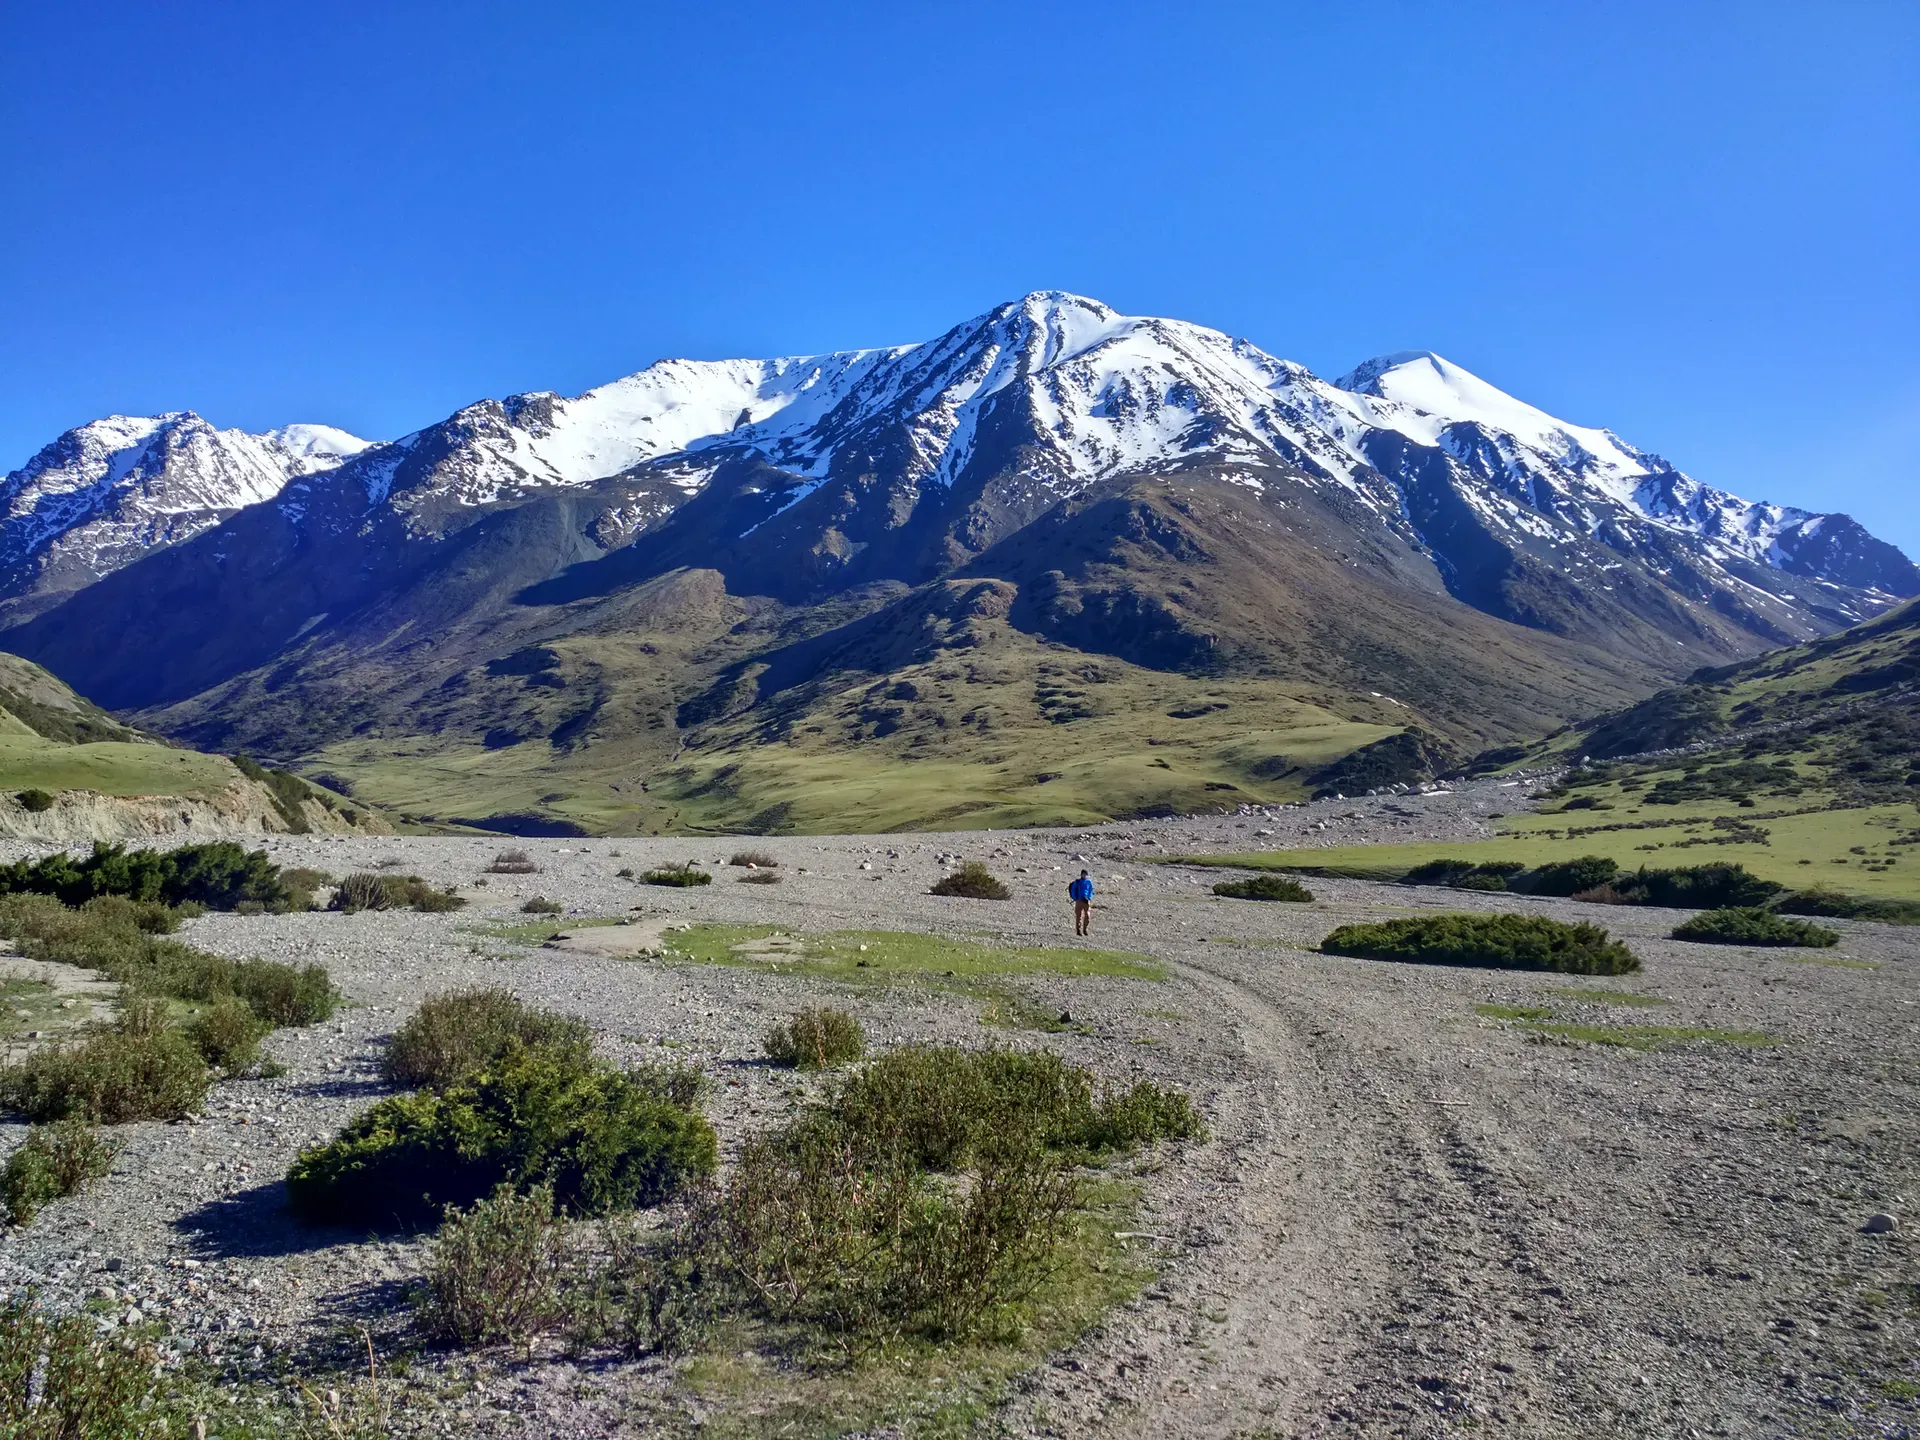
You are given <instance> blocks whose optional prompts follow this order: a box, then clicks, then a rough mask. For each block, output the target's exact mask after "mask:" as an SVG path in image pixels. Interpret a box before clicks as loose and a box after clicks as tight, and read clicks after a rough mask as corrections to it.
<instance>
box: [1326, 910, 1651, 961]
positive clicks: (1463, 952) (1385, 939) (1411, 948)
mask: <svg viewBox="0 0 1920 1440" xmlns="http://www.w3.org/2000/svg"><path fill="white" fill-rule="evenodd" d="M1320 949H1321V951H1322V952H1323V953H1325V954H1328V955H1351V956H1355V957H1358V958H1360V959H1365V960H1398V961H1411V962H1413V963H1415V964H1422V965H1464V966H1473V967H1480V968H1486V969H1496V970H1550V971H1557V972H1559V973H1562V974H1568V975H1626V974H1630V973H1631V972H1633V971H1635V970H1638V969H1639V968H1640V961H1639V960H1638V958H1636V957H1635V955H1634V954H1633V952H1632V951H1631V950H1629V949H1627V947H1626V946H1625V945H1622V944H1621V943H1620V942H1619V941H1618V940H1613V939H1610V938H1609V937H1608V935H1607V932H1606V931H1605V930H1603V929H1601V928H1600V927H1599V926H1598V925H1588V924H1585V923H1582V924H1577V925H1568V924H1565V923H1564V922H1562V921H1559V920H1548V919H1546V918H1544V917H1542V916H1533V915H1426V916H1416V917H1412V918H1408V919H1404V920H1383V921H1380V922H1378V923H1375V924H1370V925H1342V926H1341V927H1340V928H1339V929H1337V930H1335V931H1334V932H1333V933H1332V934H1330V935H1328V936H1327V938H1326V939H1325V940H1323V941H1321V942H1320Z"/></svg>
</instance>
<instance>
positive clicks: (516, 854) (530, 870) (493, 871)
mask: <svg viewBox="0 0 1920 1440" xmlns="http://www.w3.org/2000/svg"><path fill="white" fill-rule="evenodd" d="M539 870H540V867H539V866H538V865H536V864H534V863H533V861H531V860H529V859H528V858H527V852H526V851H524V850H502V851H501V852H500V853H499V854H498V855H496V856H494V857H493V863H492V864H491V865H489V866H487V873H488V874H490V875H534V874H538V873H539Z"/></svg>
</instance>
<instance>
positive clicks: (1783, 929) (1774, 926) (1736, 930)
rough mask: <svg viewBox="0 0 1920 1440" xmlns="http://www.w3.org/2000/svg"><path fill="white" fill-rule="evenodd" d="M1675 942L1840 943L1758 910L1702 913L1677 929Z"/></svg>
mask: <svg viewBox="0 0 1920 1440" xmlns="http://www.w3.org/2000/svg"><path fill="white" fill-rule="evenodd" d="M1673 938H1674V939H1676V940H1696V941H1700V942H1702V943H1704V944H1708V945H1807V946H1812V947H1814V948H1816V949H1825V948H1827V947H1829V946H1833V945H1838V944H1839V943H1840V937H1839V936H1838V935H1837V934H1835V933H1834V932H1833V931H1831V930H1827V929H1824V928H1823V927H1821V926H1819V925H1812V924H1809V923H1808V922H1807V921H1805V920H1789V919H1788V918H1787V917H1785V916H1784V915H1776V914H1775V913H1774V912H1773V911H1771V910H1762V909H1759V908H1757V907H1755V906H1732V907H1728V908H1725V909H1720V910H1703V911H1701V912H1700V914H1698V915H1696V916H1694V917H1693V918H1692V919H1691V920H1689V921H1687V922H1686V923H1685V924H1684V925H1679V926H1676V927H1675V928H1674V932H1673Z"/></svg>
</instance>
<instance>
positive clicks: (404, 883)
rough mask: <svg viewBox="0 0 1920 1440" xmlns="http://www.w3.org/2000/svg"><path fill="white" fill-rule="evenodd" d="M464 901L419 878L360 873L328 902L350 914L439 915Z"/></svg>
mask: <svg viewBox="0 0 1920 1440" xmlns="http://www.w3.org/2000/svg"><path fill="white" fill-rule="evenodd" d="M466 903H467V902H466V901H465V900H463V899H461V898H460V897H459V896H458V895H456V894H454V893H453V892H452V891H451V890H436V889H434V888H433V887H432V886H431V885H429V884H427V882H426V881H424V880H422V879H421V878H420V877H419V876H418V875H376V874H374V873H372V872H371V871H366V870H363V871H360V872H358V873H356V874H353V875H349V876H347V877H346V878H345V879H343V880H342V881H341V882H340V885H339V888H338V889H336V890H335V891H334V892H333V899H332V900H331V901H330V902H329V903H328V908H329V909H332V910H340V911H344V912H345V913H346V914H349V915H352V914H354V913H356V912H358V911H361V910H409V909H411V910H422V911H425V912H427V913H428V914H440V913H443V912H445V911H448V910H458V909H459V908H460V907H461V906H462V905H465V904H466Z"/></svg>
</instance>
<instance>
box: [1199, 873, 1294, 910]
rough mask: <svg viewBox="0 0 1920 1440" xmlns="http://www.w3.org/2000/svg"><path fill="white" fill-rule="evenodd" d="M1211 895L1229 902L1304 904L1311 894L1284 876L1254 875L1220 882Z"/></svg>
mask: <svg viewBox="0 0 1920 1440" xmlns="http://www.w3.org/2000/svg"><path fill="white" fill-rule="evenodd" d="M1213 893H1214V894H1216V895H1224V896H1225V897H1226V898H1227V899H1229V900H1291V901H1294V902H1296V903H1300V904H1304V903H1306V902H1307V901H1309V900H1311V899H1313V892H1312V891H1311V890H1309V889H1307V887H1306V886H1304V885H1302V884H1301V883H1300V882H1299V881H1298V880H1290V879H1288V878H1287V877H1286V876H1284V875H1255V876H1252V877H1250V878H1249V879H1246V880H1222V881H1221V882H1220V883H1219V884H1218V885H1216V886H1214V887H1213Z"/></svg>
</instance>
